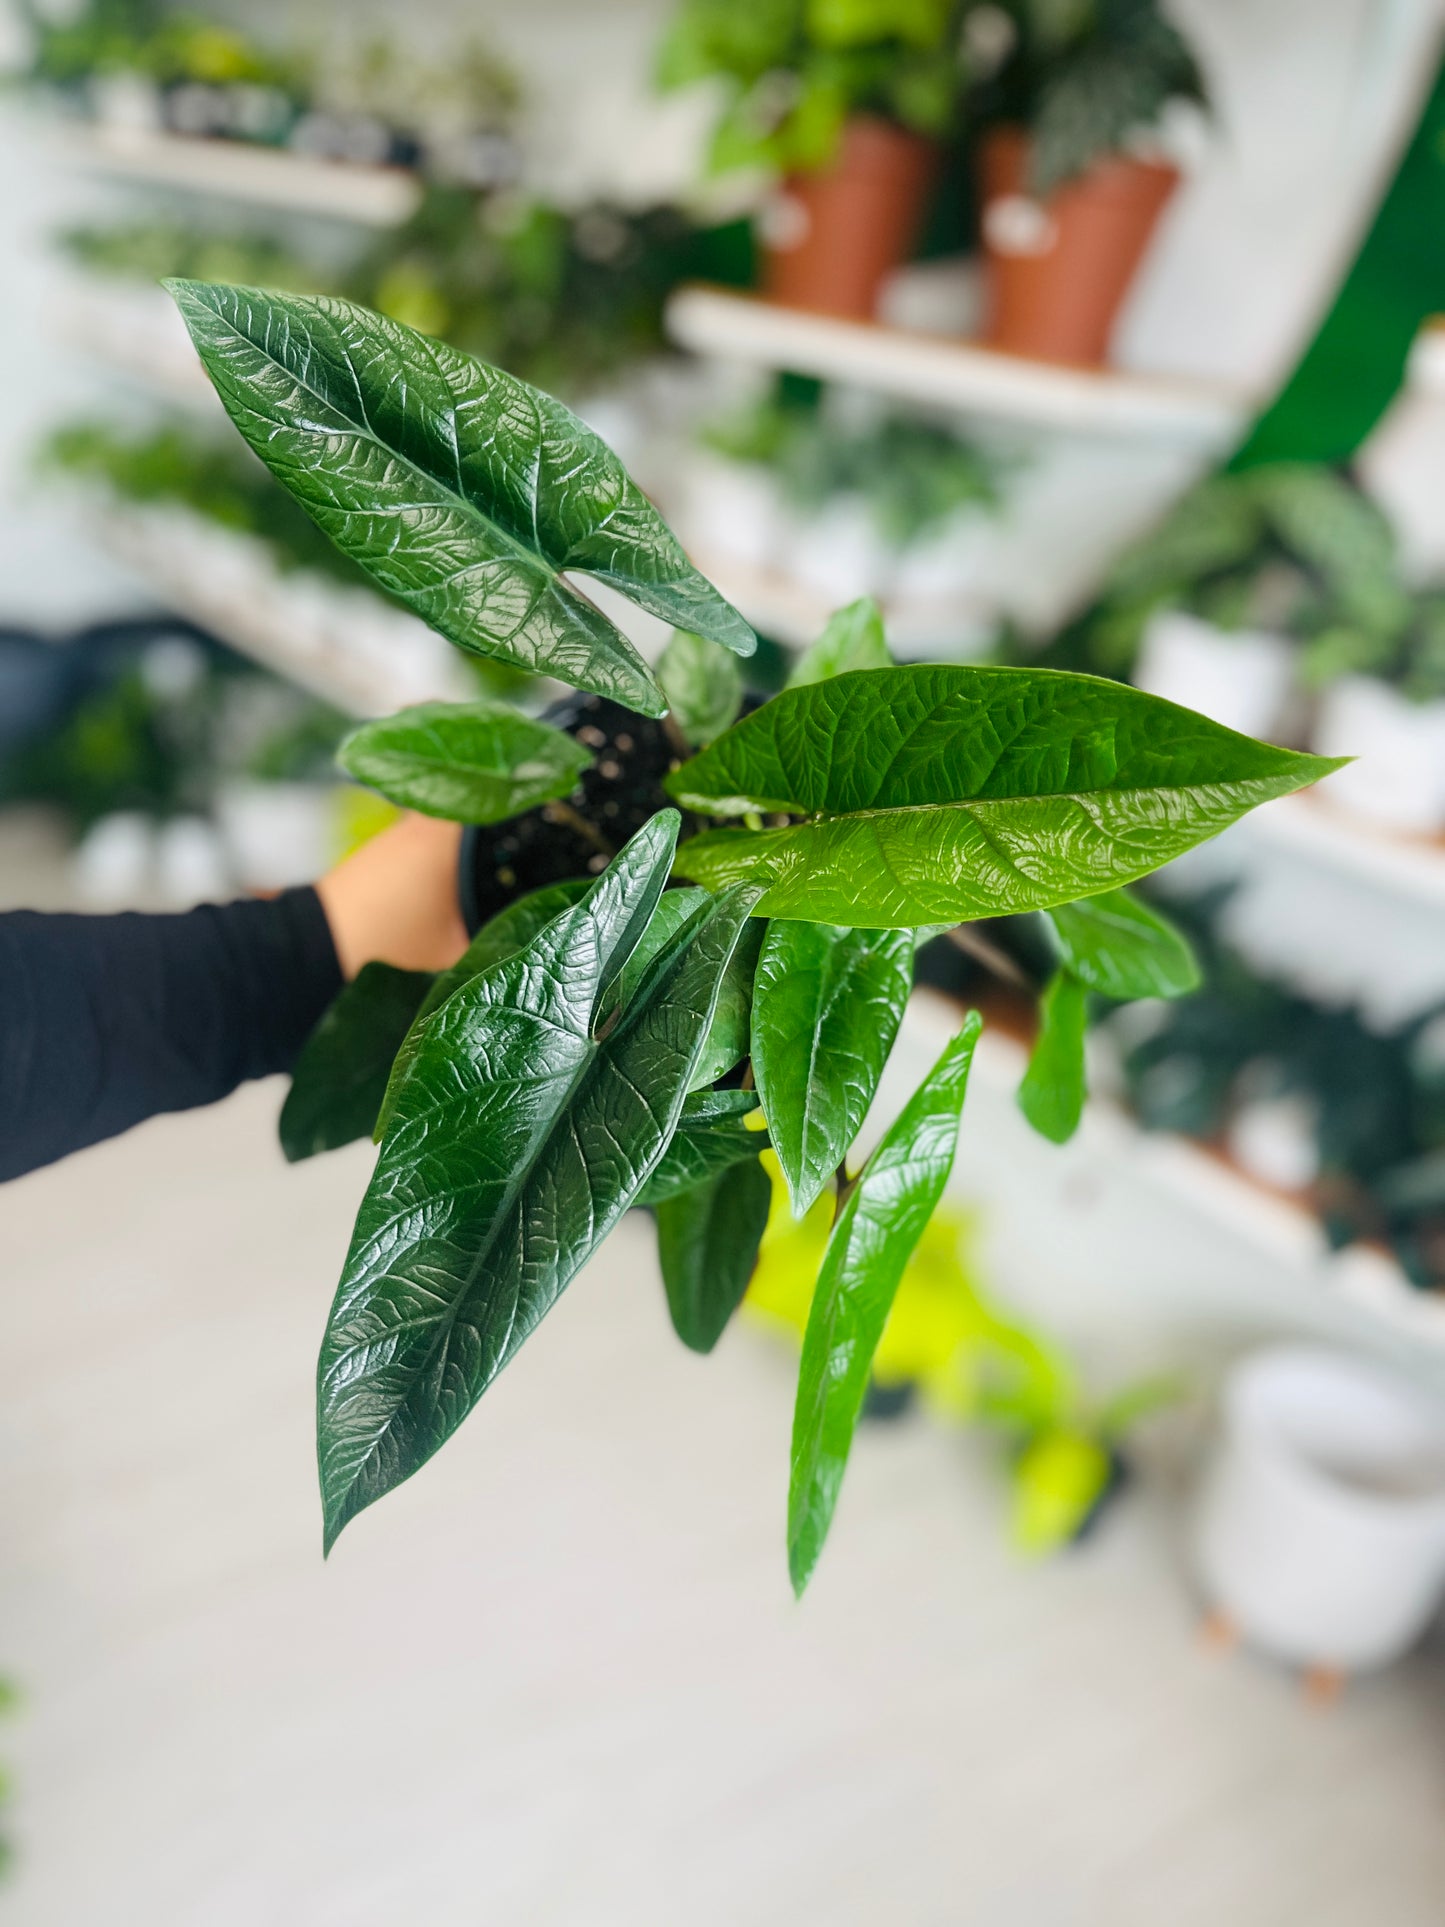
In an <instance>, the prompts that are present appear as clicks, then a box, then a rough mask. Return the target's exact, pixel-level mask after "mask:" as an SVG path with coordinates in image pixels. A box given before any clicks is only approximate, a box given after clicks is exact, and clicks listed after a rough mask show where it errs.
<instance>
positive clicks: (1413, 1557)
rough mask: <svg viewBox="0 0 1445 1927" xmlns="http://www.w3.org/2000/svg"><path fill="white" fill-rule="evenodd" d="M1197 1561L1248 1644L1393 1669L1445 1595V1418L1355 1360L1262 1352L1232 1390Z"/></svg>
mask: <svg viewBox="0 0 1445 1927" xmlns="http://www.w3.org/2000/svg"><path fill="white" fill-rule="evenodd" d="M1195 1552H1196V1558H1197V1562H1198V1568H1199V1573H1200V1578H1201V1580H1202V1583H1203V1586H1204V1590H1205V1592H1206V1594H1207V1595H1208V1597H1209V1599H1210V1602H1211V1604H1212V1605H1213V1606H1215V1607H1216V1608H1218V1609H1219V1610H1222V1611H1223V1612H1224V1613H1225V1614H1226V1615H1227V1616H1228V1617H1229V1618H1230V1619H1231V1620H1232V1621H1233V1622H1234V1624H1235V1626H1236V1627H1237V1628H1238V1629H1239V1631H1240V1633H1241V1634H1242V1635H1243V1637H1244V1638H1245V1639H1246V1640H1248V1641H1249V1642H1250V1644H1252V1645H1254V1646H1257V1647H1258V1648H1260V1649H1261V1650H1262V1651H1264V1652H1267V1653H1270V1654H1272V1655H1274V1656H1275V1657H1276V1658H1278V1659H1281V1660H1284V1661H1286V1662H1289V1663H1291V1664H1295V1665H1301V1666H1315V1665H1323V1666H1331V1667H1338V1668H1340V1669H1341V1670H1343V1671H1362V1670H1364V1669H1366V1668H1368V1667H1372V1666H1382V1665H1384V1664H1385V1663H1386V1662H1387V1661H1389V1660H1391V1659H1394V1658H1396V1657H1398V1655H1399V1654H1401V1653H1403V1652H1404V1651H1405V1650H1406V1648H1407V1647H1409V1646H1410V1645H1411V1644H1412V1643H1413V1642H1414V1641H1415V1640H1416V1639H1417V1638H1418V1637H1419V1635H1420V1634H1421V1632H1423V1630H1424V1629H1425V1626H1426V1625H1427V1624H1428V1622H1429V1620H1430V1618H1431V1616H1432V1614H1433V1613H1434V1612H1435V1610H1436V1608H1437V1606H1438V1604H1439V1602H1440V1598H1441V1595H1442V1592H1445V1410H1442V1409H1441V1408H1440V1407H1438V1406H1436V1405H1434V1404H1432V1403H1431V1402H1430V1401H1428V1400H1427V1399H1426V1398H1425V1397H1424V1396H1423V1394H1420V1393H1418V1392H1416V1391H1415V1390H1414V1389H1413V1388H1412V1387H1410V1386H1409V1385H1406V1384H1404V1383H1402V1382H1401V1381H1399V1380H1397V1379H1396V1378H1394V1377H1393V1376H1391V1375H1390V1374H1388V1373H1386V1372H1385V1371H1383V1370H1381V1369H1380V1368H1378V1367H1376V1366H1373V1365H1370V1364H1367V1363H1366V1362H1364V1361H1363V1360H1360V1359H1356V1358H1353V1357H1350V1356H1349V1355H1348V1354H1346V1353H1342V1352H1332V1351H1327V1350H1324V1349H1322V1348H1314V1347H1307V1346H1280V1347H1278V1348H1275V1349H1271V1350H1268V1351H1263V1352H1257V1353H1255V1354H1254V1356H1253V1357H1251V1358H1249V1359H1246V1360H1245V1361H1244V1362H1243V1364H1241V1365H1239V1366H1237V1367H1236V1368H1235V1370H1234V1371H1233V1372H1232V1373H1231V1375H1230V1377H1229V1380H1228V1381H1227V1384H1226V1388H1225V1397H1224V1411H1223V1437H1222V1439H1221V1441H1220V1444H1219V1446H1218V1448H1217V1450H1216V1452H1215V1454H1214V1457H1213V1460H1212V1463H1211V1464H1210V1466H1209V1469H1208V1472H1207V1474H1206V1477H1205V1481H1204V1485H1203V1489H1202V1493H1201V1499H1200V1505H1199V1511H1198V1517H1197V1521H1196V1533H1195Z"/></svg>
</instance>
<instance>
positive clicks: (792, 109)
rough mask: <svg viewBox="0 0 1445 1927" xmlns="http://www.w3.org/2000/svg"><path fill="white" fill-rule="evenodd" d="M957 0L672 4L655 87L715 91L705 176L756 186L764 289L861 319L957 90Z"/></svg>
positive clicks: (916, 223)
mask: <svg viewBox="0 0 1445 1927" xmlns="http://www.w3.org/2000/svg"><path fill="white" fill-rule="evenodd" d="M963 12H964V4H963V0H767V4H765V5H761V6H748V7H741V6H736V5H734V4H731V0H681V4H680V5H679V6H678V9H677V12H676V14H675V16H674V18H673V21H672V23H671V26H670V28H669V31H668V33H667V35H666V38H665V39H664V41H663V45H662V48H661V52H660V56H659V61H658V79H659V81H660V83H661V85H662V86H664V87H684V86H692V85H695V84H697V83H699V82H708V81H711V82H714V83H719V84H720V85H721V87H722V89H723V90H724V104H723V108H722V112H721V115H720V118H719V120H718V123H717V126H716V128H715V129H714V132H713V137H712V145H711V149H710V152H709V164H710V166H711V168H712V169H713V170H714V171H717V172H722V171H725V170H728V169H732V168H740V167H741V168H755V169H763V170H766V171H767V172H768V173H769V174H771V175H774V176H777V177H778V178H779V180H780V182H781V187H780V190H779V192H778V193H777V194H776V195H775V196H774V198H773V200H772V201H771V203H770V204H769V206H768V207H767V209H766V210H765V213H764V216H763V222H762V238H763V244H764V262H763V284H764V287H765V290H766V291H767V292H768V293H769V294H771V295H772V296H774V298H775V299H777V300H779V301H786V302H789V303H791V304H792V305H794V306H797V307H804V308H815V309H821V310H823V311H824V312H826V313H830V314H842V315H854V316H858V317H861V318H864V319H866V318H867V317H869V316H871V315H872V313H873V310H874V307H875V305H876V303H877V299H878V292H879V289H880V287H881V285H882V283H883V281H884V279H885V277H886V276H887V275H888V273H889V272H890V271H891V270H892V269H893V268H896V267H898V266H899V265H900V264H901V263H902V262H904V261H905V260H907V258H908V256H909V254H910V253H911V252H912V248H913V245H914V242H915V241H916V240H917V238H918V233H919V229H920V227H921V225H922V221H923V215H924V211H925V203H926V199H927V196H928V192H929V189H930V187H931V185H932V182H933V179H934V175H935V172H936V168H937V159H938V143H939V141H940V140H941V139H942V138H943V137H944V136H946V135H947V134H948V133H949V132H950V131H951V130H952V129H953V127H954V125H955V122H956V118H957V112H958V103H959V96H960V92H961V88H962V83H963V73H962V69H961V66H960V40H959V23H960V19H961V17H962V14H963Z"/></svg>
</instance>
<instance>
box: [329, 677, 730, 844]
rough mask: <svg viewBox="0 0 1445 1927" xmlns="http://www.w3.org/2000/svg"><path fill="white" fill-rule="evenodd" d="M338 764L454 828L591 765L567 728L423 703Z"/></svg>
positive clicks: (520, 805)
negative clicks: (446, 821) (457, 824)
mask: <svg viewBox="0 0 1445 1927" xmlns="http://www.w3.org/2000/svg"><path fill="white" fill-rule="evenodd" d="M731 660H732V658H731V657H729V661H731ZM336 760H337V762H338V763H339V764H340V765H341V767H342V768H343V769H344V770H345V771H346V773H347V774H348V776H354V777H355V778H356V780H357V782H358V783H365V784H367V785H368V786H369V787H370V788H372V789H374V790H380V792H381V794H382V795H383V796H385V797H387V798H389V799H390V801H391V802H393V803H396V804H399V805H400V807H401V808H402V809H404V810H421V811H422V812H423V813H424V814H425V815H427V816H442V817H447V818H449V819H450V820H451V821H452V822H454V823H502V822H505V820H506V819H507V818H508V817H509V816H518V815H520V814H521V812H522V811H523V810H530V809H532V808H534V807H535V806H536V805H537V804H538V803H549V802H551V800H552V799H553V797H556V796H565V795H566V794H567V792H568V790H570V789H572V788H574V787H575V785H576V782H577V778H578V777H579V776H580V775H581V774H582V772H583V770H584V769H590V768H591V767H592V755H591V752H590V751H588V750H586V749H584V748H583V746H582V744H581V743H579V742H578V741H577V740H576V738H575V737H572V736H569V735H567V733H566V732H565V730H560V729H553V727H552V726H551V724H550V723H541V722H537V721H536V720H535V719H534V718H533V717H531V716H524V715H523V714H522V713H521V711H520V710H516V709H512V708H510V707H509V706H508V705H507V704H506V703H488V702H478V703H418V704H416V705H415V706H414V707H413V708H411V709H402V710H398V711H397V713H396V714H395V715H394V716H386V717H383V718H382V719H381V720H380V721H379V722H374V723H363V724H362V726H361V728H360V729H354V730H353V731H352V732H351V734H350V735H349V736H348V737H346V739H345V740H344V742H343V743H342V744H341V747H340V748H339V749H338V750H337V752H336Z"/></svg>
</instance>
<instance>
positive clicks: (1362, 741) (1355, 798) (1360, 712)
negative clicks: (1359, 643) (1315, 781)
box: [1314, 676, 1445, 835]
mask: <svg viewBox="0 0 1445 1927" xmlns="http://www.w3.org/2000/svg"><path fill="white" fill-rule="evenodd" d="M1314 745H1315V748H1316V749H1317V750H1318V751H1319V753H1320V755H1321V756H1353V757H1354V758H1355V759H1356V760H1355V761H1354V762H1353V763H1350V764H1347V765H1346V767H1345V768H1344V769H1341V770H1336V771H1335V773H1334V775H1333V776H1330V777H1327V778H1326V779H1325V781H1326V787H1327V790H1328V793H1329V797H1330V800H1331V801H1332V802H1335V803H1338V804H1339V805H1340V806H1341V808H1342V809H1348V810H1353V811H1354V812H1355V814H1356V815H1357V816H1364V817H1368V818H1369V819H1370V820H1371V821H1372V822H1375V823H1381V824H1384V825H1386V826H1387V827H1388V828H1390V829H1392V830H1410V831H1416V832H1419V833H1421V834H1426V835H1428V834H1429V833H1430V832H1432V831H1435V830H1439V829H1445V702H1428V703H1412V702H1411V701H1410V700H1409V699H1408V697H1405V696H1402V695H1401V694H1400V692H1399V690H1398V689H1393V688H1391V686H1390V685H1389V683H1384V682H1380V681H1378V680H1377V679H1376V678H1375V677H1374V676H1342V677H1341V678H1340V680H1339V681H1338V682H1335V683H1331V684H1330V686H1329V688H1328V689H1327V690H1326V691H1325V693H1324V695H1323V697H1322V698H1321V700H1320V708H1319V715H1318V718H1317V720H1316V724H1315V731H1314Z"/></svg>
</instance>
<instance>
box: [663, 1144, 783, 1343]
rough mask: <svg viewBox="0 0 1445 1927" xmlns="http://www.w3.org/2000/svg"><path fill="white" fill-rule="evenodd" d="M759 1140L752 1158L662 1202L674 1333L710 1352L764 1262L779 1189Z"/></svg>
mask: <svg viewBox="0 0 1445 1927" xmlns="http://www.w3.org/2000/svg"><path fill="white" fill-rule="evenodd" d="M749 1135H751V1133H750V1134H749ZM757 1144H758V1140H757V1138H756V1137H754V1138H753V1156H752V1157H751V1158H749V1159H747V1160H745V1161H742V1162H739V1163H737V1164H733V1165H731V1166H729V1168H728V1169H727V1170H725V1171H720V1172H719V1173H718V1174H717V1175H716V1176H715V1177H713V1178H711V1179H709V1180H708V1182H707V1183H706V1184H703V1185H701V1186H699V1187H698V1188H697V1189H695V1190H691V1191H681V1192H679V1193H678V1194H677V1195H676V1196H675V1197H672V1198H669V1199H668V1200H667V1202H666V1203H664V1204H660V1205H659V1206H658V1207H657V1258H658V1264H659V1265H660V1267H661V1269H662V1282H663V1286H664V1289H665V1290H666V1292H667V1308H668V1311H669V1312H670V1313H671V1314H672V1326H673V1330H674V1331H675V1332H676V1333H677V1335H678V1337H679V1338H680V1339H681V1340H682V1342H683V1344H684V1345H686V1346H688V1347H689V1349H690V1350H692V1351H695V1352H710V1351H711V1350H712V1348H713V1346H714V1345H716V1343H717V1341H718V1340H719V1339H720V1338H721V1337H722V1335H723V1332H724V1330H725V1328H726V1326H727V1322H728V1320H729V1319H730V1318H731V1317H732V1315H733V1313H734V1312H735V1311H736V1310H737V1308H738V1306H739V1305H740V1304H741V1303H742V1300H743V1293H744V1292H745V1291H746V1290H747V1288H748V1280H749V1278H751V1277H752V1275H753V1266H754V1265H755V1264H756V1263H757V1261H758V1246H759V1244H761V1242H762V1237H763V1232H764V1230H765V1228H766V1226H767V1222H768V1209H769V1207H770V1205H771V1204H772V1200H773V1187H772V1185H771V1184H770V1183H769V1181H768V1174H767V1172H766V1171H765V1170H764V1169H763V1167H762V1165H761V1164H760V1163H759V1161H758V1157H757Z"/></svg>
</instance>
